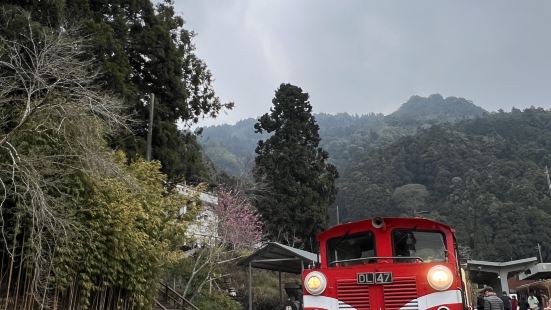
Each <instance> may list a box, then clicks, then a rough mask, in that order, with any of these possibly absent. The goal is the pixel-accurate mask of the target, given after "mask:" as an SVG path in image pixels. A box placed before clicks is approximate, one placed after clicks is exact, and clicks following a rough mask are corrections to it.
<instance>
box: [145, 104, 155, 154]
mask: <svg viewBox="0 0 551 310" xmlns="http://www.w3.org/2000/svg"><path fill="white" fill-rule="evenodd" d="M154 111H155V94H151V103H150V104H149V130H148V131H147V151H146V153H145V160H147V161H150V160H151V143H152V142H153V112H154Z"/></svg>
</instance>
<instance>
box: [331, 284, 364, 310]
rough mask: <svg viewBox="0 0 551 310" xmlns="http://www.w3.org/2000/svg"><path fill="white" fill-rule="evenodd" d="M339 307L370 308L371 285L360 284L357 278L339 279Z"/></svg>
mask: <svg viewBox="0 0 551 310" xmlns="http://www.w3.org/2000/svg"><path fill="white" fill-rule="evenodd" d="M337 299H338V300H339V309H357V310H370V307H369V286H367V285H359V284H357V283H356V279H353V280H337Z"/></svg>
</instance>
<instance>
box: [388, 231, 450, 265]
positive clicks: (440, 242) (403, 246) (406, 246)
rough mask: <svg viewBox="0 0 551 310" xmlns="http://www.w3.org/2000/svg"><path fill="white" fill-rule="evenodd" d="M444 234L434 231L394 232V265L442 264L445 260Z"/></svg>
mask: <svg viewBox="0 0 551 310" xmlns="http://www.w3.org/2000/svg"><path fill="white" fill-rule="evenodd" d="M444 240H445V239H444V234H442V233H441V232H436V231H416V230H395V231H393V232H392V250H393V252H394V254H393V255H394V257H395V258H394V261H395V262H396V263H412V262H425V263H428V262H444V261H446V259H447V257H446V256H447V255H446V253H447V252H446V244H445V242H444Z"/></svg>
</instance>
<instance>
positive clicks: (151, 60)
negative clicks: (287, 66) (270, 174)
mask: <svg viewBox="0 0 551 310" xmlns="http://www.w3.org/2000/svg"><path fill="white" fill-rule="evenodd" d="M0 5H1V8H2V11H1V12H0V23H1V25H2V27H0V36H4V37H7V38H13V37H16V36H17V34H18V33H20V29H21V23H19V22H17V21H18V20H20V19H21V18H19V19H16V18H14V16H17V15H21V16H24V15H25V14H26V12H29V13H30V14H31V16H32V18H33V21H35V22H37V23H39V24H41V25H43V26H47V27H50V28H52V29H59V28H64V27H66V26H64V25H71V26H72V25H75V26H77V27H78V28H79V29H80V30H81V35H82V36H83V37H87V38H89V46H88V53H89V56H90V57H91V58H95V59H96V61H97V62H98V65H99V68H100V71H101V72H102V76H101V77H100V79H99V81H98V82H100V83H101V84H102V85H103V86H104V88H105V89H106V90H107V91H110V92H113V93H115V94H116V95H118V96H120V97H122V98H123V99H124V102H125V103H126V108H127V109H126V112H127V114H129V115H131V116H132V118H133V120H134V121H135V122H134V123H133V124H134V126H133V127H134V128H133V132H132V133H127V134H125V135H118V136H116V137H112V139H111V146H112V147H113V148H117V149H123V150H125V151H126V153H127V154H128V155H129V157H131V158H134V157H136V156H140V155H141V156H144V155H145V151H146V137H147V131H148V120H149V105H148V104H149V98H150V94H151V93H154V94H155V98H156V104H155V119H154V129H153V141H154V143H153V152H152V154H153V158H154V159H156V160H159V161H160V162H161V163H162V170H163V172H164V173H166V174H168V176H169V181H172V182H177V181H182V180H187V181H196V182H198V181H205V180H206V179H208V175H207V174H206V173H205V171H206V170H207V167H206V165H205V163H204V162H203V160H202V159H201V158H202V154H201V149H200V146H199V144H198V143H197V141H196V138H195V135H193V134H191V133H182V132H181V131H180V130H179V129H178V127H177V125H176V123H177V122H178V121H182V122H184V123H188V124H189V123H197V122H198V121H199V120H200V119H201V118H202V117H205V116H207V117H215V116H216V115H217V114H218V113H219V112H220V110H222V109H225V108H231V107H232V104H231V103H222V102H220V100H219V98H218V97H217V96H216V94H215V93H214V89H213V87H212V75H211V73H210V71H209V70H208V68H207V66H206V64H205V63H204V61H203V60H201V59H200V58H199V57H198V56H197V55H196V54H195V47H194V45H193V36H194V33H193V32H192V31H190V30H187V29H185V28H184V20H183V19H182V17H180V16H178V15H176V14H175V12H174V6H173V2H172V1H168V0H167V1H159V2H158V3H157V4H156V5H154V4H153V2H152V1H150V0H112V1H98V0H75V1H62V0H49V1H16V0H5V1H2V2H0ZM8 21H9V22H8ZM184 152H187V153H184ZM189 158H194V159H196V158H198V159H200V160H194V161H187V159H189Z"/></svg>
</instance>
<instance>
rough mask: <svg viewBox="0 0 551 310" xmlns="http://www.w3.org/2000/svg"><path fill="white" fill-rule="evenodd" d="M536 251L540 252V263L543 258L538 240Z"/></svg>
mask: <svg viewBox="0 0 551 310" xmlns="http://www.w3.org/2000/svg"><path fill="white" fill-rule="evenodd" d="M538 253H539V254H540V263H543V258H542V256H541V245H540V243H539V242H538Z"/></svg>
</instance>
